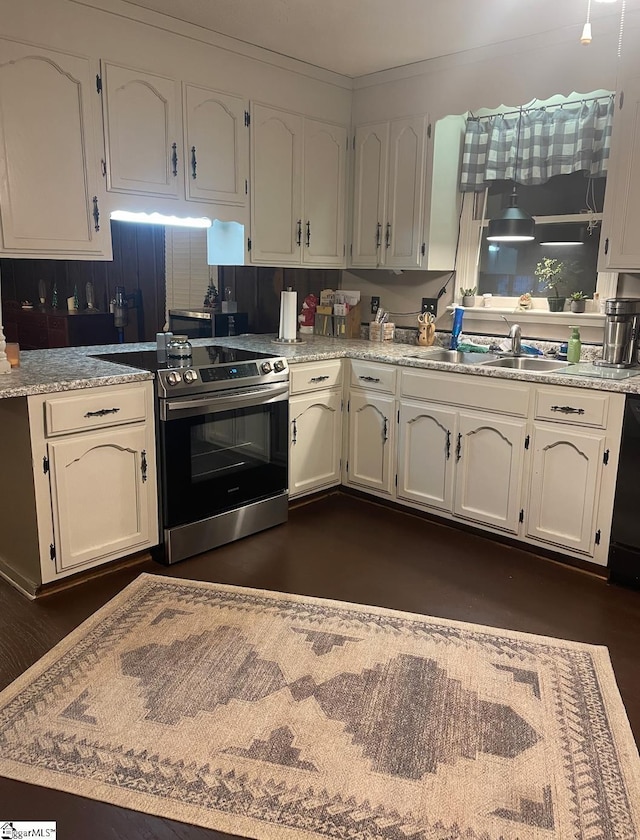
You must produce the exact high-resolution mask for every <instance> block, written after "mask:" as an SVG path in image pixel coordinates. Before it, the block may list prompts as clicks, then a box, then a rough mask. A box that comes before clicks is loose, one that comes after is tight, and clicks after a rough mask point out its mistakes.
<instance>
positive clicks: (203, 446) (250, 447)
mask: <svg viewBox="0 0 640 840" xmlns="http://www.w3.org/2000/svg"><path fill="white" fill-rule="evenodd" d="M269 431H270V430H269V423H268V422H265V419H264V416H263V415H262V414H261V413H257V412H255V411H254V412H251V413H249V412H237V411H234V412H229V413H225V414H222V415H211V416H210V419H209V420H208V421H207V422H205V423H199V424H198V425H197V426H193V427H192V428H191V432H190V433H191V482H192V483H193V484H198V483H199V482H202V481H211V480H215V479H216V478H218V477H221V476H223V475H224V474H225V473H227V474H234V475H237V474H238V473H243V472H246V471H247V470H253V469H258V468H261V467H264V466H265V465H266V464H269V463H270V461H271V445H272V444H271V435H270V434H269Z"/></svg>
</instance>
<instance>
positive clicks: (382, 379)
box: [351, 359, 397, 394]
mask: <svg viewBox="0 0 640 840" xmlns="http://www.w3.org/2000/svg"><path fill="white" fill-rule="evenodd" d="M396 373H397V372H396V369H395V367H393V365H379V364H375V362H363V361H360V360H359V359H351V386H352V387H354V386H355V387H357V388H366V389H367V390H368V391H384V392H385V393H387V394H395V390H396Z"/></svg>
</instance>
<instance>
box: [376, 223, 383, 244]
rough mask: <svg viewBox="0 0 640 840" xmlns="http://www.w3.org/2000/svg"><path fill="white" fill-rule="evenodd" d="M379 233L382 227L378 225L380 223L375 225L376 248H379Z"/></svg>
mask: <svg viewBox="0 0 640 840" xmlns="http://www.w3.org/2000/svg"><path fill="white" fill-rule="evenodd" d="M381 231H382V225H381V224H380V222H378V224H377V225H376V248H379V247H380V234H381Z"/></svg>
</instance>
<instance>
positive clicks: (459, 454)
mask: <svg viewBox="0 0 640 840" xmlns="http://www.w3.org/2000/svg"><path fill="white" fill-rule="evenodd" d="M460 458H462V434H461V433H460V432H458V443H457V444H456V461H459V460H460Z"/></svg>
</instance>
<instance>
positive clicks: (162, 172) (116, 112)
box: [102, 63, 183, 198]
mask: <svg viewBox="0 0 640 840" xmlns="http://www.w3.org/2000/svg"><path fill="white" fill-rule="evenodd" d="M102 84H103V102H104V124H105V137H106V145H107V189H109V190H111V191H112V192H123V193H133V194H134V195H156V196H168V197H170V198H177V197H178V196H179V195H180V194H181V192H182V173H183V162H182V160H181V156H182V142H181V138H182V128H181V124H180V117H181V111H180V109H179V108H178V107H177V104H178V101H179V96H180V93H179V91H180V89H179V87H178V85H177V83H176V82H175V81H174V80H173V79H166V78H164V77H163V76H156V75H152V74H151V73H143V72H141V71H139V70H132V69H130V68H128V67H120V66H118V65H117V64H107V63H104V64H103V67H102Z"/></svg>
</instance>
